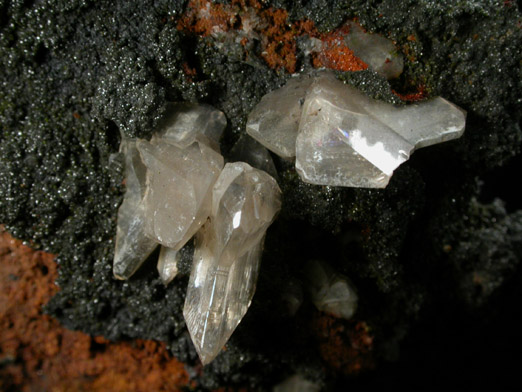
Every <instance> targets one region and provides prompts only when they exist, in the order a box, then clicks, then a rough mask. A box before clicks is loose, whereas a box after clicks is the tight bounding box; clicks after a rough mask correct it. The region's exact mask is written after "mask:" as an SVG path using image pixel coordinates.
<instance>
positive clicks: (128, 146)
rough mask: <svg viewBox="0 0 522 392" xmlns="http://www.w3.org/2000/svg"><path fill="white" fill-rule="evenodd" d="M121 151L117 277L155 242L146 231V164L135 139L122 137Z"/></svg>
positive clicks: (136, 264)
mask: <svg viewBox="0 0 522 392" xmlns="http://www.w3.org/2000/svg"><path fill="white" fill-rule="evenodd" d="M120 152H121V153H123V154H124V157H125V178H126V182H125V185H126V188H127V190H126V192H125V196H124V199H123V202H122V204H121V206H120V208H119V210H118V225H117V227H116V246H115V250H114V262H113V273H114V276H115V277H116V278H118V279H128V278H129V277H130V276H131V275H132V274H133V273H134V272H135V271H136V270H137V269H138V268H139V267H140V265H141V264H142V263H143V262H144V261H145V260H146V259H147V257H148V256H149V255H150V254H151V253H152V251H153V250H154V249H155V248H156V246H158V244H157V243H156V242H155V241H153V240H151V239H150V238H148V237H147V236H146V235H145V226H144V221H145V209H144V205H143V202H142V201H143V195H144V193H145V176H146V168H145V165H143V162H142V161H141V158H140V154H139V153H138V150H137V149H136V141H135V140H131V139H126V138H123V139H122V141H121V145H120Z"/></svg>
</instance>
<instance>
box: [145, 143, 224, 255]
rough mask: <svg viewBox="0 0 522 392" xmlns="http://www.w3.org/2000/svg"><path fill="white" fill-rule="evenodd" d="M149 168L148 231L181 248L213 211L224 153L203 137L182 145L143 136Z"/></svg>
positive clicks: (151, 236)
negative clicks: (212, 197)
mask: <svg viewBox="0 0 522 392" xmlns="http://www.w3.org/2000/svg"><path fill="white" fill-rule="evenodd" d="M137 146H138V150H139V151H140V153H141V156H142V158H143V162H144V163H145V165H146V166H147V169H148V189H147V193H146V194H145V198H144V204H145V217H146V219H145V232H146V234H147V236H149V237H150V238H152V239H154V240H155V241H157V242H159V243H160V244H162V245H164V246H167V247H169V248H173V249H175V250H179V249H181V247H182V246H183V245H185V244H186V242H187V241H188V240H189V239H190V238H192V236H193V235H194V234H195V233H196V231H197V230H198V229H199V228H200V227H201V225H203V223H204V222H205V220H206V219H207V217H208V215H209V213H210V191H211V189H212V186H213V185H214V182H215V181H216V179H217V177H218V175H219V173H220V172H221V169H222V167H223V157H222V156H221V154H219V153H217V152H216V151H214V150H213V149H212V148H210V147H208V146H207V145H206V144H205V143H203V142H201V141H196V142H194V143H192V144H191V145H189V146H187V147H185V148H180V147H178V146H176V145H174V144H170V143H168V142H167V141H166V140H163V139H159V138H154V139H152V141H151V142H147V141H146V140H139V141H138V143H137Z"/></svg>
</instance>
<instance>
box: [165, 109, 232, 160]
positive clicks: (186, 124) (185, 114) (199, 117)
mask: <svg viewBox="0 0 522 392" xmlns="http://www.w3.org/2000/svg"><path fill="white" fill-rule="evenodd" d="M166 113H167V114H166V115H165V117H164V118H163V119H162V120H161V122H160V123H159V124H158V127H157V128H156V132H155V137H157V138H160V139H163V140H164V141H168V142H169V143H172V144H175V145H177V146H178V147H180V148H184V147H188V146H189V145H191V144H192V143H194V142H195V141H196V139H197V138H198V137H199V136H201V135H203V136H205V137H206V139H208V140H207V141H206V144H207V145H209V146H210V147H212V148H214V150H216V151H219V139H220V138H221V134H222V133H223V130H224V129H225V127H226V125H227V119H226V118H225V115H224V114H223V112H221V111H219V110H217V109H215V108H213V107H212V106H210V105H205V104H196V103H189V102H169V103H168V104H167V111H166Z"/></svg>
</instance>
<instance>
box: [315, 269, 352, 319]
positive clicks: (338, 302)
mask: <svg viewBox="0 0 522 392" xmlns="http://www.w3.org/2000/svg"><path fill="white" fill-rule="evenodd" d="M305 273H306V277H307V280H308V290H309V292H310V296H311V297H312V302H313V303H314V305H315V306H316V308H317V309H318V310H320V311H322V312H327V313H330V314H332V315H334V316H335V317H340V318H344V319H350V318H351V317H352V316H353V314H354V313H355V311H356V309H357V300H358V297H357V293H356V292H355V289H353V288H352V286H351V285H350V283H349V281H348V278H346V277H345V276H343V275H341V274H338V273H336V272H335V271H334V270H333V269H332V267H330V266H329V265H328V264H326V263H325V262H322V261H315V260H314V261H310V262H308V263H307V265H306V267H305Z"/></svg>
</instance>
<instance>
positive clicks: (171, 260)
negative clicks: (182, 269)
mask: <svg viewBox="0 0 522 392" xmlns="http://www.w3.org/2000/svg"><path fill="white" fill-rule="evenodd" d="M179 258H180V253H179V251H178V250H175V249H172V248H167V247H166V246H162V247H161V251H160V254H159V258H158V265H157V267H158V273H159V276H160V278H161V281H162V282H163V284H164V285H165V286H166V285H168V284H169V283H170V282H172V280H173V279H174V278H175V277H176V275H177V274H178V261H179Z"/></svg>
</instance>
